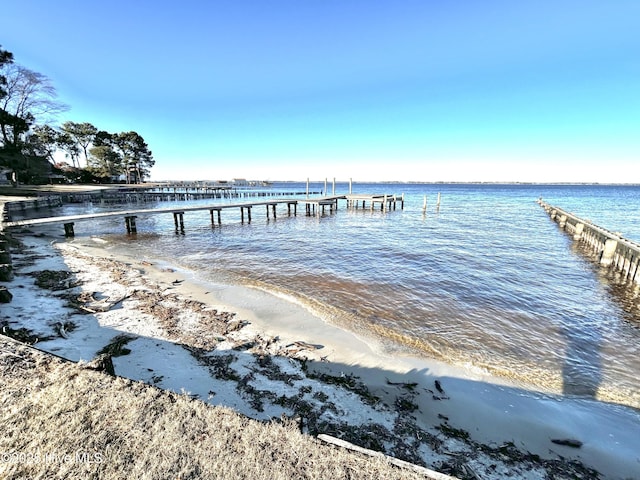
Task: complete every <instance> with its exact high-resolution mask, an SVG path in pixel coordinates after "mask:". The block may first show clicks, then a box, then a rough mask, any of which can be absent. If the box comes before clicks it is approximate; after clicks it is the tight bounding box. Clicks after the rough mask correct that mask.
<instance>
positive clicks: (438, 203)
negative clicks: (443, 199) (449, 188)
mask: <svg viewBox="0 0 640 480" xmlns="http://www.w3.org/2000/svg"><path fill="white" fill-rule="evenodd" d="M436 210H440V192H438V199H437V200H436Z"/></svg>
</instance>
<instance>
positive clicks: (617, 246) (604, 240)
mask: <svg viewBox="0 0 640 480" xmlns="http://www.w3.org/2000/svg"><path fill="white" fill-rule="evenodd" d="M538 204H539V205H540V206H541V207H542V208H544V209H545V211H546V212H547V213H548V214H549V216H550V217H551V220H553V221H554V222H556V223H557V224H558V226H559V227H560V228H561V229H562V230H564V231H566V232H567V233H568V234H569V235H571V236H572V238H573V240H574V241H577V242H581V243H582V244H584V245H586V246H587V247H588V249H590V250H591V251H592V252H593V253H594V254H595V255H596V257H597V258H598V262H599V264H600V265H602V266H604V267H609V268H612V269H614V270H615V271H617V272H619V273H620V274H621V275H622V276H623V278H624V279H625V280H627V281H630V282H632V283H636V284H640V268H639V267H640V244H638V243H636V242H633V241H631V240H628V239H626V238H623V237H622V235H621V234H619V233H614V232H610V231H609V230H607V229H604V228H602V227H599V226H597V225H594V224H593V223H592V222H590V221H589V220H583V219H581V218H579V217H577V216H575V215H573V214H571V213H568V212H566V211H565V210H563V209H561V208H558V207H554V206H552V205H549V204H548V203H546V202H544V201H543V200H542V199H539V200H538Z"/></svg>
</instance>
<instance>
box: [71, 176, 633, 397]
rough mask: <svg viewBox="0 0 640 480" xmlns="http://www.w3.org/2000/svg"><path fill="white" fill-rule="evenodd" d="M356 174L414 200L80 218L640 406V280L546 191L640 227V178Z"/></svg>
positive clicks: (455, 352)
mask: <svg viewBox="0 0 640 480" xmlns="http://www.w3.org/2000/svg"><path fill="white" fill-rule="evenodd" d="M357 187H358V188H360V190H358V191H361V192H367V191H385V192H387V193H402V192H404V193H405V209H404V210H396V211H392V212H388V213H382V212H379V211H373V212H372V211H370V210H363V209H359V210H357V211H348V210H346V209H344V208H343V207H341V208H340V209H339V210H338V212H337V213H336V214H331V215H328V214H327V215H325V216H323V217H321V218H318V217H306V216H304V215H301V214H299V215H298V216H297V217H288V216H286V214H282V215H279V216H278V217H277V219H275V220H274V219H273V218H271V219H269V220H268V219H267V218H266V215H265V212H261V210H262V209H255V212H254V214H253V215H252V221H251V223H250V224H249V223H247V222H245V223H244V224H241V223H240V218H239V215H238V214H236V212H232V211H224V212H223V214H222V216H223V218H222V223H223V224H222V227H216V228H213V229H212V228H211V226H210V220H209V218H208V215H209V214H208V212H207V211H205V212H200V213H198V214H196V213H193V214H187V215H185V227H186V231H185V235H178V236H176V235H175V234H174V232H173V230H174V228H173V218H172V217H171V215H169V214H167V215H165V216H161V215H156V216H144V215H141V216H139V218H138V231H139V232H140V233H139V234H138V236H137V237H135V238H133V239H131V238H130V237H126V236H124V235H123V234H122V232H123V224H122V219H110V220H101V221H99V222H94V223H93V224H91V225H90V226H87V227H83V226H81V225H76V233H77V234H80V235H81V234H82V231H83V228H84V229H85V230H84V231H85V232H88V231H90V232H91V233H92V234H99V235H101V236H103V237H105V238H108V239H109V240H110V241H112V242H122V243H125V242H123V240H125V239H126V245H127V248H130V249H132V250H134V251H135V252H136V254H137V255H138V256H139V257H140V258H142V257H157V256H161V257H164V258H165V259H167V260H168V261H171V262H176V263H179V264H180V265H181V266H183V267H186V268H190V269H193V270H194V271H195V272H198V275H199V276H200V277H201V278H202V279H204V280H211V281H218V282H220V281H239V282H243V283H248V284H251V283H256V282H258V283H260V284H261V285H262V286H263V287H264V286H266V287H267V288H271V289H274V290H278V291H285V292H288V293H291V294H294V295H298V296H299V297H300V299H301V300H302V301H306V302H313V303H314V306H315V307H316V308H322V306H325V312H326V316H327V318H329V319H330V320H331V321H332V322H336V323H339V324H341V325H344V326H347V327H348V328H352V329H354V330H366V331H367V332H371V333H375V334H377V335H379V336H382V337H384V338H386V339H387V340H388V341H387V345H389V346H390V348H391V349H392V350H393V349H394V348H395V349H402V348H409V349H411V350H412V351H413V352H418V353H419V354H421V355H426V356H430V357H438V358H439V359H441V360H445V361H448V362H452V363H457V364H461V365H473V366H475V367H477V368H483V369H486V370H488V371H491V372H493V373H496V374H499V375H504V376H508V377H511V378H513V379H518V380H522V381H524V382H527V383H531V384H533V385H535V386H536V387H537V388H543V389H551V390H554V391H561V392H565V393H567V394H571V395H580V396H586V397H597V398H601V399H605V400H610V401H615V402H620V403H625V404H629V405H634V406H636V407H640V387H638V385H637V384H636V375H637V372H638V371H640V355H638V351H637V349H638V345H640V329H639V328H638V326H639V325H640V322H638V317H639V313H640V312H639V310H638V293H637V291H638V290H637V288H636V289H629V288H627V287H623V286H622V285H620V284H619V283H616V281H615V278H606V277H607V276H609V277H611V275H607V274H606V272H603V271H601V270H600V268H599V267H598V266H597V265H595V264H594V263H592V262H590V260H589V259H588V258H587V256H586V255H584V252H581V251H580V249H579V248H578V247H576V246H575V245H574V244H573V242H572V241H571V239H570V238H569V237H568V236H567V235H565V234H563V233H562V232H561V231H560V230H559V229H558V227H557V225H556V224H554V223H553V222H551V221H550V220H549V218H548V215H546V213H545V212H544V210H543V209H541V208H540V207H539V206H538V205H537V204H536V203H535V200H536V199H537V198H539V197H540V196H542V197H543V198H544V199H545V200H546V201H548V202H550V203H552V204H554V205H558V206H560V207H562V208H564V209H566V210H570V211H573V212H574V213H575V214H577V215H580V216H583V217H588V218H591V219H592V220H593V221H594V222H596V223H598V224H600V225H602V226H603V227H606V228H608V229H610V230H618V231H623V232H624V233H625V235H626V236H627V237H628V238H635V239H636V240H637V239H640V219H639V218H638V215H635V216H633V215H629V212H638V211H640V208H639V207H640V187H613V186H610V187H604V186H556V185H554V186H541V185H512V186H508V185H388V186H380V185H375V186H367V185H361V186H357ZM340 188H343V189H344V188H346V186H345V185H342V186H340V185H339V187H338V191H339V193H340ZM438 192H441V195H442V202H441V206H440V210H439V212H437V213H436V211H435V199H436V195H437V193H438ZM424 195H427V196H428V197H429V198H430V200H429V203H428V210H427V212H423V210H422V206H423V198H424ZM621 199H624V201H623V202H621ZM182 205H184V203H182ZM163 206H164V205H163ZM629 292H632V293H629Z"/></svg>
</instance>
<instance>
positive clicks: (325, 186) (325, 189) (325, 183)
mask: <svg viewBox="0 0 640 480" xmlns="http://www.w3.org/2000/svg"><path fill="white" fill-rule="evenodd" d="M324 195H325V196H327V178H326V177H325V179H324Z"/></svg>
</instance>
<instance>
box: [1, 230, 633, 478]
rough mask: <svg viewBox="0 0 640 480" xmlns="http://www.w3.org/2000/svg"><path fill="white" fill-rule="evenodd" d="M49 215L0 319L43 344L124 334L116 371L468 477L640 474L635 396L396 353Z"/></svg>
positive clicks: (21, 259) (93, 345)
mask: <svg viewBox="0 0 640 480" xmlns="http://www.w3.org/2000/svg"><path fill="white" fill-rule="evenodd" d="M42 231H43V232H45V234H44V235H43V236H34V235H32V234H16V235H14V236H15V237H17V238H19V239H20V240H21V241H22V242H23V245H24V248H22V249H20V250H16V251H15V252H14V269H15V271H16V276H15V279H14V280H13V281H12V282H10V283H9V284H8V285H7V286H8V288H9V289H10V291H11V292H12V293H13V295H14V298H13V301H12V302H11V303H10V304H7V305H3V306H2V307H1V308H2V309H1V310H0V322H4V323H5V326H8V327H9V328H11V329H13V330H16V329H18V328H25V329H27V330H28V331H29V332H32V333H33V335H35V336H37V337H39V338H40V340H39V341H38V342H37V343H36V345H35V346H36V347H37V348H39V349H41V350H43V351H47V352H51V353H55V354H56V355H60V356H62V357H64V358H68V359H71V360H73V361H79V362H88V361H90V360H92V359H93V358H94V357H95V356H96V355H97V353H98V352H100V351H101V350H103V349H104V348H105V346H107V345H111V346H112V349H111V353H114V352H115V353H116V356H114V357H113V364H114V367H115V371H116V374H117V375H119V376H123V377H126V378H130V379H134V380H141V381H144V382H147V383H149V384H152V385H155V386H158V387H160V388H163V389H167V390H171V391H174V392H178V393H183V394H185V395H188V396H190V397H192V398H197V399H200V400H202V401H204V402H208V403H211V404H213V405H223V406H225V407H229V408H232V409H233V410H235V411H237V412H239V413H241V414H244V415H247V416H249V417H251V418H254V419H258V420H265V421H268V420H271V419H273V418H279V417H282V416H283V415H284V416H288V417H292V418H295V419H296V421H300V423H301V428H302V430H303V431H304V432H306V433H308V434H310V435H316V434H320V433H329V434H331V435H333V436H335V437H339V438H344V439H346V440H348V441H351V442H353V443H356V444H359V445H362V446H364V447H367V448H374V449H377V450H383V451H385V453H387V454H389V455H392V456H396V457H399V458H402V459H404V460H407V461H410V462H413V463H417V464H421V465H424V466H427V467H429V468H432V469H434V470H438V471H442V472H444V473H449V474H453V475H458V476H461V477H463V476H465V477H469V478H473V476H474V475H475V476H476V478H483V479H489V478H496V479H497V478H505V477H509V478H521V479H538V478H540V479H542V478H547V477H548V476H549V475H550V473H554V474H555V475H556V477H555V478H597V477H595V475H596V472H595V471H597V472H599V473H600V474H601V475H602V478H611V479H626V478H640V414H639V413H638V412H637V411H635V410H633V409H630V408H628V407H623V406H619V405H614V404H607V403H603V402H599V401H596V400H591V399H581V398H573V397H567V396H558V395H551V394H548V393H545V392H537V391H535V390H534V389H532V388H529V387H527V386H526V385H514V384H510V383H508V382H506V381H505V380H504V379H498V378H494V377H491V376H490V375H487V374H486V373H484V372H482V371H477V370H473V369H460V368H454V367H452V366H449V365H446V364H444V363H440V362H436V361H432V360H428V359H419V358H413V357H409V356H399V355H397V354H396V355H389V354H387V353H385V351H384V350H383V349H382V348H381V346H380V345H378V344H377V343H376V342H375V340H374V339H372V338H368V337H367V336H366V335H364V334H362V333H361V332H358V333H357V334H356V333H354V332H349V331H346V330H343V329H340V328H338V327H337V326H333V325H330V324H329V323H328V322H327V321H325V320H324V319H322V318H320V317H319V316H318V315H315V314H314V312H311V311H309V310H307V309H306V308H305V307H304V306H302V305H299V304H296V303H295V302H293V301H292V300H291V299H288V298H282V297H278V296H275V295H273V294H271V293H269V292H267V291H262V290H259V289H255V288H248V287H243V286H238V285H220V284H210V283H204V282H201V281H199V280H198V279H197V278H194V276H193V274H192V273H191V272H188V271H183V270H178V269H176V268H175V267H173V266H171V265H166V264H161V263H158V261H157V260H156V259H153V258H130V257H127V256H126V255H125V254H124V252H121V251H120V252H119V251H117V250H116V249H115V248H114V247H113V246H112V245H110V244H108V243H106V242H105V241H104V240H102V239H99V238H79V239H75V240H67V241H65V240H60V238H59V235H58V234H59V232H57V233H56V234H55V235H54V234H53V233H52V232H53V231H47V230H45V229H43V230H42ZM47 232H48V233H47ZM43 270H49V271H65V270H66V271H70V272H72V275H70V276H69V277H68V278H64V279H62V280H61V281H60V282H58V284H57V285H55V287H56V288H59V290H51V289H47V288H44V289H43V288H40V287H38V286H37V285H36V284H35V278H36V277H34V276H32V275H31V274H35V272H41V271H43ZM54 283H55V282H54ZM50 287H51V285H50ZM70 301H72V302H71V303H72V304H71V305H70ZM61 326H62V329H61ZM114 339H115V340H116V341H114ZM118 340H119V342H118ZM123 349H126V350H129V351H130V352H129V353H127V354H122V353H124V352H126V350H123ZM118 354H119V355H118ZM578 445H579V446H578ZM591 469H594V470H591Z"/></svg>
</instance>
